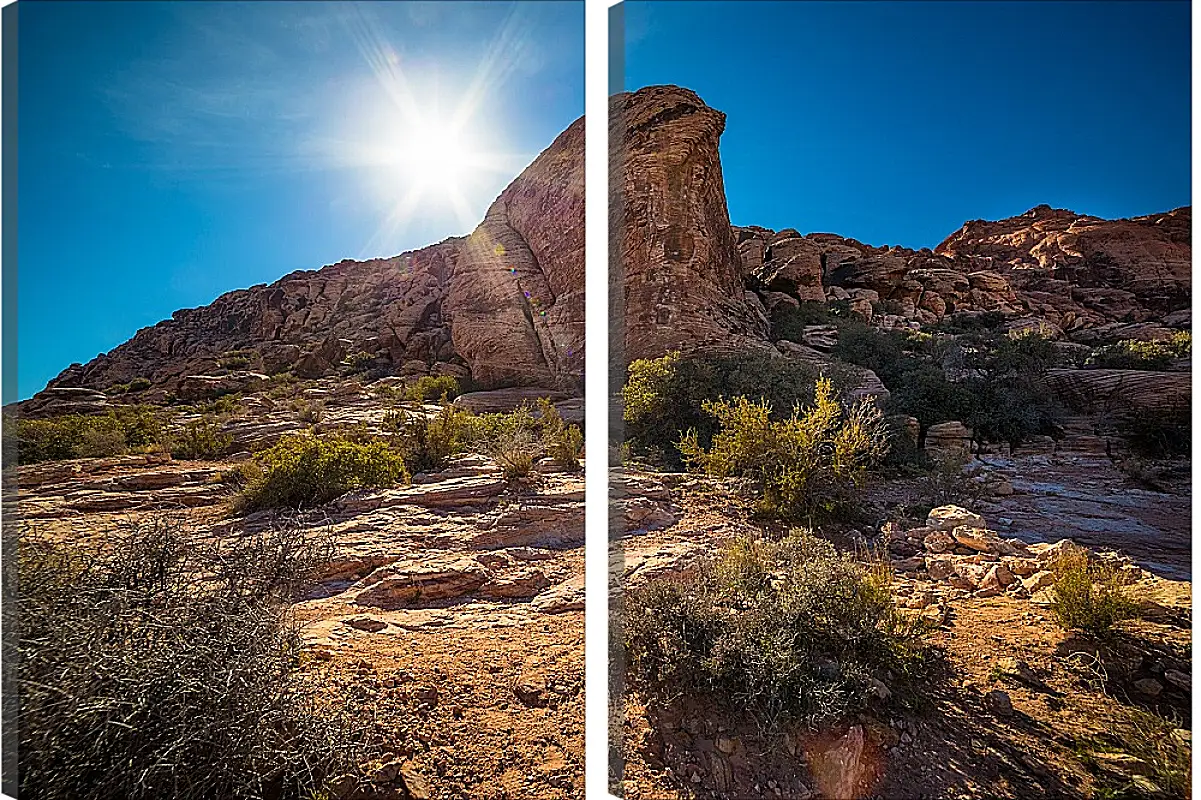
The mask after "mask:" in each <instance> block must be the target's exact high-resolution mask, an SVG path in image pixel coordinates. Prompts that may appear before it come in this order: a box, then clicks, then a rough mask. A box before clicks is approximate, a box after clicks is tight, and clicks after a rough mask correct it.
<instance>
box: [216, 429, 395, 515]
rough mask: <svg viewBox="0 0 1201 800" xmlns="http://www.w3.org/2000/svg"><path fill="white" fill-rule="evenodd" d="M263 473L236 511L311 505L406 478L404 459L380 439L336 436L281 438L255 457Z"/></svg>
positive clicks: (245, 492)
mask: <svg viewBox="0 0 1201 800" xmlns="http://www.w3.org/2000/svg"><path fill="white" fill-rule="evenodd" d="M255 460H256V461H257V462H258V463H259V465H260V466H261V467H262V475H261V477H259V478H258V479H256V480H254V481H252V482H251V483H250V485H249V486H247V487H246V489H245V491H244V492H243V493H242V498H241V501H240V502H239V504H238V507H239V510H241V511H257V510H259V509H264V508H293V509H301V508H310V507H312V506H318V505H321V504H322V503H327V502H329V501H330V500H333V499H335V498H337V497H340V496H342V495H343V494H346V493H347V492H349V491H352V490H354V489H368V488H378V487H386V486H392V485H393V484H395V483H396V482H397V481H406V482H407V481H408V480H409V474H408V472H407V470H406V469H405V461H404V459H403V458H402V457H401V456H400V455H399V454H398V453H396V452H394V451H393V450H391V449H389V448H388V446H387V445H386V444H384V443H382V442H373V443H371V444H360V443H356V442H351V441H348V440H346V439H344V438H343V437H341V436H323V437H322V436H310V435H303V434H301V435H292V436H285V437H284V438H283V439H281V440H280V441H279V442H278V443H276V444H275V445H274V446H273V447H270V448H268V449H266V450H264V451H262V452H260V453H258V454H257V455H256V456H255Z"/></svg>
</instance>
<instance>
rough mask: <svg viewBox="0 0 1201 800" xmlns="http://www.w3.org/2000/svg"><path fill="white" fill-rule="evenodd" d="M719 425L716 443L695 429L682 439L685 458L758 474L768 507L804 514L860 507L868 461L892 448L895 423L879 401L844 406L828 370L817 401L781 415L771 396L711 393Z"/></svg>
mask: <svg viewBox="0 0 1201 800" xmlns="http://www.w3.org/2000/svg"><path fill="white" fill-rule="evenodd" d="M704 410H705V411H706V412H707V413H709V414H712V415H713V416H714V417H716V419H717V422H718V426H719V430H718V432H717V434H716V435H715V436H714V437H713V444H712V447H711V448H709V449H705V448H704V447H702V446H701V445H700V444H699V442H698V437H697V433H696V431H695V430H690V431H688V433H686V434H685V436H684V438H683V439H682V440H681V442H680V445H679V448H680V452H681V453H683V455H684V459H685V461H687V462H688V464H689V465H690V466H692V467H694V468H699V469H701V470H702V471H704V472H707V473H709V474H711V475H724V476H740V477H746V478H750V479H752V480H753V481H754V483H755V484H756V486H757V487H758V488H759V489H760V490H761V491H762V493H763V497H762V500H761V503H760V510H761V511H763V512H765V513H767V514H770V515H772V516H777V517H781V518H784V519H790V520H796V521H812V520H814V519H829V518H831V517H833V516H835V515H836V514H838V513H839V512H845V511H848V510H852V509H853V506H854V503H855V501H856V500H857V499H858V492H859V489H860V487H861V486H862V484H863V480H864V478H865V477H866V471H867V467H868V466H869V465H871V464H873V463H876V462H877V461H879V460H880V459H881V458H883V457H884V455H885V454H886V453H887V452H888V430H887V427H886V426H885V425H884V421H883V415H882V414H881V413H880V411H879V410H878V409H876V408H875V407H874V406H872V405H870V404H868V403H865V402H860V403H856V404H855V405H854V406H853V407H852V408H851V409H849V410H844V409H843V407H842V406H841V405H840V404H839V402H838V400H837V399H835V396H834V385H833V383H832V382H831V381H830V380H829V379H828V378H822V379H820V380H818V382H817V390H816V397H815V398H814V402H813V405H812V406H810V407H808V408H806V409H805V410H804V411H801V409H800V407H799V406H795V407H794V408H793V410H792V415H791V416H790V417H787V418H785V419H783V420H781V421H778V422H776V421H773V420H772V419H771V409H770V407H769V406H768V405H767V404H766V403H762V402H752V401H750V400H747V399H746V398H745V397H740V398H737V399H736V400H734V401H732V402H728V401H725V400H719V401H712V400H709V401H705V404H704Z"/></svg>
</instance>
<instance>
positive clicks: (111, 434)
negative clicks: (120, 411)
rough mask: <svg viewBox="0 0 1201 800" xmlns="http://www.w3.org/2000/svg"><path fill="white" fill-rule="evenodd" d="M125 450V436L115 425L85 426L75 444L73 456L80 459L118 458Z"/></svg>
mask: <svg viewBox="0 0 1201 800" xmlns="http://www.w3.org/2000/svg"><path fill="white" fill-rule="evenodd" d="M127 449H128V448H127V447H126V444H125V434H124V432H123V431H122V430H121V428H120V427H119V426H116V425H86V426H84V428H83V429H82V430H81V431H80V432H79V441H77V442H76V443H75V455H76V456H78V457H80V458H105V457H107V456H119V455H122V454H124V453H125V452H126V451H127Z"/></svg>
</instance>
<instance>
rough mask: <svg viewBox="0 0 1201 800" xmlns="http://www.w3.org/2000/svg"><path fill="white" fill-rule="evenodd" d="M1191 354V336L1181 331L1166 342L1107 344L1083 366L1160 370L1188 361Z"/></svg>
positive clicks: (1129, 340) (1135, 341)
mask: <svg viewBox="0 0 1201 800" xmlns="http://www.w3.org/2000/svg"><path fill="white" fill-rule="evenodd" d="M1192 351H1193V337H1192V334H1190V333H1188V332H1187V331H1180V332H1179V333H1176V334H1175V335H1174V336H1172V338H1171V339H1168V340H1166V341H1165V340H1160V341H1154V342H1143V341H1139V340H1137V339H1125V340H1123V341H1120V342H1118V343H1117V344H1111V345H1106V346H1105V347H1102V348H1100V349H1098V350H1097V351H1096V352H1094V353H1093V354H1092V355H1091V356H1089V358H1088V361H1087V362H1086V366H1089V367H1096V368H1098V369H1143V370H1156V371H1163V370H1166V369H1167V368H1168V367H1170V366H1171V365H1172V362H1173V361H1175V360H1176V359H1178V358H1189V357H1190V356H1191V355H1192Z"/></svg>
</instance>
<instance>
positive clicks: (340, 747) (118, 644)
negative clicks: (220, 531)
mask: <svg viewBox="0 0 1201 800" xmlns="http://www.w3.org/2000/svg"><path fill="white" fill-rule="evenodd" d="M326 557H327V556H326V554H325V550H324V546H323V545H322V543H321V541H320V540H319V539H318V538H314V537H313V536H312V535H311V534H309V533H306V532H305V531H304V530H303V529H301V528H299V527H297V526H282V527H279V528H274V529H269V530H267V531H263V532H261V533H256V534H248V535H246V536H243V537H240V538H236V539H234V540H232V541H225V542H222V543H220V544H204V543H200V542H198V541H197V540H195V539H194V538H193V537H192V536H191V535H190V533H189V532H188V531H187V530H186V529H184V528H183V527H182V525H181V524H180V523H178V522H174V521H171V520H169V519H166V518H162V519H157V520H151V521H143V522H141V523H138V524H137V525H135V526H133V527H131V528H129V529H128V530H127V531H126V532H125V533H124V534H123V535H122V536H121V537H120V538H119V539H118V541H115V542H113V541H110V542H107V543H106V545H105V546H104V547H103V549H101V548H99V547H96V548H87V549H85V548H82V547H81V546H80V545H78V544H71V545H59V544H52V543H49V542H45V541H40V540H37V539H34V538H31V537H28V536H23V537H22V540H21V541H20V556H19V559H18V560H17V565H16V569H17V573H18V581H19V585H20V595H19V597H18V598H17V602H18V603H19V605H20V608H19V614H18V617H17V619H18V620H19V645H18V646H19V650H20V660H19V662H18V663H19V666H18V667H17V671H18V684H19V691H20V700H21V703H20V711H19V719H18V724H19V728H18V729H19V737H20V739H19V748H18V759H19V768H20V770H19V771H20V790H21V796H22V797H28V798H32V799H33V800H60V798H61V800H67V799H68V798H71V799H72V800H73V799H74V798H81V797H87V798H100V799H102V800H109V799H111V800H117V799H118V798H121V799H122V800H142V799H143V798H145V799H146V800H150V798H162V797H172V798H180V799H181V800H193V799H194V800H201V798H210V797H231V798H265V797H275V798H281V799H282V798H302V797H305V798H307V797H312V796H314V795H316V794H317V793H318V792H320V791H321V790H322V787H323V786H324V785H325V784H326V782H327V781H328V780H329V779H330V778H332V777H335V776H337V775H340V774H345V773H347V772H353V771H354V764H355V763H357V761H356V748H357V744H356V742H357V741H358V738H357V737H358V734H357V733H355V729H354V725H353V724H352V720H351V719H349V718H347V717H344V716H340V715H339V714H337V713H335V712H333V711H331V710H330V709H328V708H322V709H318V708H316V707H315V706H314V703H313V700H312V694H311V693H310V692H305V691H300V690H299V682H298V678H297V674H298V673H297V666H298V664H299V663H300V660H301V650H300V639H299V636H298V635H297V631H296V629H295V628H294V627H293V626H292V625H290V624H289V623H288V621H287V619H286V616H285V608H286V604H285V601H286V600H287V599H288V598H290V597H291V596H292V594H293V593H294V592H295V591H296V589H297V588H298V587H299V586H300V585H302V584H303V583H304V582H305V581H306V580H307V578H308V575H309V574H310V572H311V570H312V569H313V568H314V567H315V566H316V565H318V564H319V563H322V561H323V559H325V558H326Z"/></svg>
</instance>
